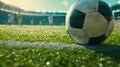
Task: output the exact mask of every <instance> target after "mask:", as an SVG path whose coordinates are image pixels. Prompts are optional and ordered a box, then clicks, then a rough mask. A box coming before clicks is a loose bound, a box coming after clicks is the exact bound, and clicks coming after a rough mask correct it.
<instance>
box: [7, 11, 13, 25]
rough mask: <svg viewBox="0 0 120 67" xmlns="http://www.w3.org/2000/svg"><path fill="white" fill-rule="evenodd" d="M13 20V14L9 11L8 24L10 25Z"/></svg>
mask: <svg viewBox="0 0 120 67" xmlns="http://www.w3.org/2000/svg"><path fill="white" fill-rule="evenodd" d="M13 22H14V15H13V14H11V13H9V14H8V25H9V26H11V24H12V23H13Z"/></svg>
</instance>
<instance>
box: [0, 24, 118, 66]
mask: <svg viewBox="0 0 120 67" xmlns="http://www.w3.org/2000/svg"><path fill="white" fill-rule="evenodd" d="M119 33H120V29H119V28H115V29H114V31H113V33H112V34H111V36H110V37H109V38H108V39H106V41H105V42H103V43H101V44H100V45H103V46H105V45H109V46H111V47H112V46H118V47H120V34H119ZM0 40H15V41H21V42H47V43H49V42H55V43H56V42H59V43H64V44H74V42H73V41H72V40H71V39H70V37H69V36H68V34H67V32H66V29H65V27H63V26H51V27H50V26H22V27H21V26H11V27H9V26H4V25H1V26H0ZM98 47H99V46H98ZM112 53H116V55H115V54H112ZM112 53H111V54H109V52H108V54H106V53H104V51H103V52H97V51H96V50H90V49H87V50H85V49H60V48H57V49H48V48H44V47H43V48H42V47H40V48H35V47H19V46H18V47H12V46H0V67H120V59H119V56H120V52H119V50H118V51H115V52H112ZM116 56H117V57H116Z"/></svg>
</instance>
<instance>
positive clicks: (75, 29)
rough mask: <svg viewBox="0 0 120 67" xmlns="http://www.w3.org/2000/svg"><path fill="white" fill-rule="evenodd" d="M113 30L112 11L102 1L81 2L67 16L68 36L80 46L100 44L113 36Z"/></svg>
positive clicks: (85, 0)
mask: <svg viewBox="0 0 120 67" xmlns="http://www.w3.org/2000/svg"><path fill="white" fill-rule="evenodd" d="M113 28H114V17H113V14H112V10H111V8H110V7H109V5H108V4H107V3H106V2H104V1H102V0H79V1H77V2H75V3H74V4H73V5H72V6H71V8H70V9H69V10H68V12H67V15H66V29H67V31H68V34H69V35H70V37H71V38H72V39H73V40H74V41H75V42H76V43H78V44H88V45H97V44H100V43H101V42H103V41H104V40H105V39H106V38H107V37H108V36H109V35H110V34H111V32H112V30H113Z"/></svg>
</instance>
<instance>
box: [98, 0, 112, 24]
mask: <svg viewBox="0 0 120 67" xmlns="http://www.w3.org/2000/svg"><path fill="white" fill-rule="evenodd" d="M98 12H99V13H100V14H102V15H103V16H104V17H105V18H106V19H107V21H108V22H110V21H111V20H112V19H113V15H112V9H111V8H110V7H109V5H108V4H107V3H105V2H104V1H99V7H98Z"/></svg>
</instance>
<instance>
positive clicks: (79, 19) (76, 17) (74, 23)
mask: <svg viewBox="0 0 120 67" xmlns="http://www.w3.org/2000/svg"><path fill="white" fill-rule="evenodd" d="M84 20H85V13H83V12H80V11H78V10H73V12H72V13H71V16H70V26H71V27H73V28H79V29H82V28H83V25H84Z"/></svg>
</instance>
